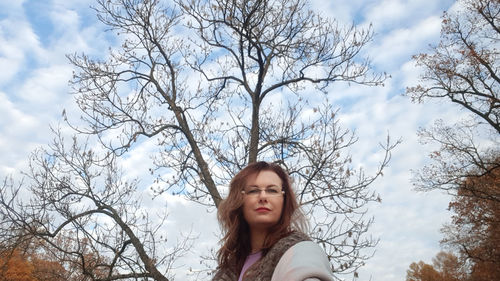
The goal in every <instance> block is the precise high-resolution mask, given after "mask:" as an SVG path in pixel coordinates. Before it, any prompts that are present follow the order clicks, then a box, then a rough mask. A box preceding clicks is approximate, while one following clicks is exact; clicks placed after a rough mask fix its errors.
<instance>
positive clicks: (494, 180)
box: [441, 169, 500, 280]
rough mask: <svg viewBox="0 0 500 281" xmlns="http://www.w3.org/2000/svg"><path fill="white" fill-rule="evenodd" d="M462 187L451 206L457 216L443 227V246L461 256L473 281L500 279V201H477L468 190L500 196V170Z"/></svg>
mask: <svg viewBox="0 0 500 281" xmlns="http://www.w3.org/2000/svg"><path fill="white" fill-rule="evenodd" d="M463 185H464V188H461V189H459V191H458V193H457V195H456V196H455V198H454V199H453V200H452V202H451V203H450V209H451V210H452V211H453V212H454V215H453V216H452V221H451V223H450V224H448V225H446V226H445V227H444V228H443V234H444V236H445V237H444V239H443V240H442V241H441V243H442V244H443V245H444V246H445V247H448V248H450V249H451V250H454V251H456V252H457V253H458V254H459V257H460V259H461V262H462V264H463V265H464V266H467V267H468V269H469V271H470V275H471V280H497V279H500V202H499V201H496V200H490V199H478V198H477V196H475V194H474V193H473V191H471V190H470V189H469V188H467V187H466V186H467V185H473V186H475V188H480V189H481V190H484V191H485V192H486V193H487V194H500V171H499V170H498V169H496V170H494V171H493V172H492V173H490V174H486V175H484V176H482V177H480V178H476V177H473V178H469V179H467V180H466V181H464V183H463Z"/></svg>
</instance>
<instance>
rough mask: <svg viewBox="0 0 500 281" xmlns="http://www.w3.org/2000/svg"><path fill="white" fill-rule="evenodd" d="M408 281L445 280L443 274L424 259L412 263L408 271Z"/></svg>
mask: <svg viewBox="0 0 500 281" xmlns="http://www.w3.org/2000/svg"><path fill="white" fill-rule="evenodd" d="M406 281H444V280H442V277H441V274H440V273H439V272H438V271H437V270H436V269H435V268H434V267H433V266H432V265H430V264H426V263H424V262H423V261H419V262H418V263H415V262H414V263H412V264H410V269H408V270H407V271H406Z"/></svg>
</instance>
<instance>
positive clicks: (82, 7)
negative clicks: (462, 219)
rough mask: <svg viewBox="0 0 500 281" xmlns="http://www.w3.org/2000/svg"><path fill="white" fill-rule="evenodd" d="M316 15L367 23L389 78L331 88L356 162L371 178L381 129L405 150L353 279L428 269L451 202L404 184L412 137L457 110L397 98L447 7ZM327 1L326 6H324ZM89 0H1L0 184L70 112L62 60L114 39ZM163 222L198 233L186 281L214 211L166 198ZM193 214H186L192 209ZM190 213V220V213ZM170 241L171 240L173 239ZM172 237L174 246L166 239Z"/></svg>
mask: <svg viewBox="0 0 500 281" xmlns="http://www.w3.org/2000/svg"><path fill="white" fill-rule="evenodd" d="M311 3H312V7H313V8H314V9H317V10H319V11H321V13H322V14H324V15H328V16H332V17H335V18H337V19H338V20H339V21H340V22H344V23H347V24H350V23H352V22H355V23H356V24H359V25H362V26H367V25H368V24H370V23H372V24H373V28H374V31H375V33H376V36H375V38H374V41H373V42H372V43H371V44H370V45H369V46H368V48H367V49H365V52H366V53H365V55H367V56H369V57H371V58H372V60H373V63H374V67H375V68H376V69H377V70H381V71H386V72H387V73H388V74H389V75H391V76H392V78H391V79H389V80H388V81H387V82H386V85H385V87H378V88H367V87H360V86H355V85H346V84H339V85H335V86H334V87H332V88H331V93H330V94H329V99H330V101H332V102H334V103H335V104H336V105H339V106H342V107H341V108H340V121H341V125H342V126H346V127H349V128H353V129H355V130H356V133H357V135H358V137H359V142H358V143H357V144H356V146H355V149H354V150H353V157H354V161H355V163H356V161H357V162H359V163H362V164H363V165H364V166H365V168H366V169H367V170H368V171H369V170H370V168H372V169H373V168H374V167H375V166H376V164H377V161H378V158H377V157H376V156H375V155H374V153H373V147H374V145H373V143H374V142H381V141H384V138H385V135H386V134H387V132H389V133H390V134H391V136H392V137H394V138H399V137H401V138H402V140H403V143H402V144H401V145H400V146H399V147H398V148H397V149H396V150H395V151H394V154H393V159H392V161H391V163H390V167H389V168H388V169H387V170H386V171H385V173H384V174H385V176H384V177H383V178H382V179H380V180H379V181H377V182H376V183H375V184H374V186H373V188H374V189H376V190H377V191H378V192H380V194H381V197H382V203H381V204H373V205H372V206H371V208H370V211H369V214H370V215H373V216H374V217H375V224H374V225H373V227H372V229H371V234H372V235H373V236H374V237H378V238H380V243H379V245H378V247H377V248H376V253H375V256H374V257H373V258H372V259H370V260H369V261H368V262H367V264H366V266H365V267H364V268H363V269H362V270H361V271H360V280H368V279H370V278H371V280H373V281H378V280H380V281H382V280H383V281H396V280H404V279H405V275H406V269H407V268H408V266H409V264H410V263H411V262H413V261H419V260H424V261H426V262H430V261H431V258H432V257H433V256H434V255H435V254H436V253H437V252H438V251H439V249H440V248H439V240H440V239H441V234H440V233H439V229H440V227H441V226H442V224H443V223H444V222H446V221H447V220H448V218H449V215H450V214H449V213H448V212H447V211H446V208H447V204H448V201H449V198H448V197H447V196H446V195H443V194H441V193H439V192H431V193H417V192H415V191H414V190H413V189H412V186H411V182H410V179H411V172H410V170H411V169H415V168H419V167H421V166H422V165H424V164H425V163H426V161H427V158H426V155H427V154H428V152H429V151H430V150H431V147H425V146H422V145H421V144H419V142H418V138H417V136H416V131H417V129H418V128H419V127H426V126H429V125H431V124H432V123H433V122H434V121H435V120H436V119H439V118H443V119H445V120H449V121H450V122H451V121H453V120H455V119H457V118H459V117H460V116H461V114H463V112H461V111H460V110H459V109H458V108H456V107H453V106H450V105H446V104H442V103H439V102H436V103H428V104H423V105H422V104H412V103H411V102H410V101H409V99H408V98H407V97H404V96H402V94H403V93H404V89H405V87H406V86H410V85H414V84H415V83H416V81H417V78H418V73H419V72H418V71H419V70H418V69H417V68H416V67H415V66H414V64H413V63H412V62H411V55H413V54H416V53H418V52H421V51H425V50H427V48H428V45H429V44H436V43H437V42H438V39H439V31H440V16H441V14H442V12H443V11H445V10H448V9H449V8H450V7H451V6H452V4H453V3H454V1H450V0H442V1H435V0H408V1H403V0H370V1H363V0H350V1H340V0H333V1H331V0H330V1H321V0H314V1H312V2H311ZM325 3H328V4H325ZM92 4H93V1H90V0H78V1H65V0H53V1H21V0H19V1H1V2H0V69H1V70H0V114H1V115H2V117H1V118H0V154H1V155H2V157H1V159H0V177H1V178H2V179H3V178H4V177H5V176H7V175H12V176H14V177H16V178H18V177H19V176H20V171H21V170H23V169H25V168H26V164H27V161H26V159H27V157H28V155H29V153H30V152H31V151H32V150H33V149H35V148H36V147H39V146H44V145H46V144H48V143H49V142H50V140H51V138H52V135H51V133H50V129H49V128H50V126H51V125H52V126H56V125H57V124H59V122H61V112H62V110H63V109H66V111H67V112H68V113H69V114H71V113H74V114H75V115H77V114H78V112H77V109H76V106H75V104H74V102H73V98H72V96H71V95H70V94H69V92H70V90H69V86H68V81H69V79H70V78H71V75H72V70H73V69H72V67H71V66H70V64H69V62H68V60H67V58H66V54H71V53H82V52H84V53H86V54H89V55H91V56H93V57H100V56H104V55H105V54H106V51H107V49H108V47H109V46H111V45H112V44H114V43H113V42H112V38H113V37H112V35H111V34H110V33H106V32H105V30H104V27H103V26H102V25H101V24H100V23H99V22H98V21H97V19H96V17H95V14H94V12H93V10H91V9H90V8H89V6H90V5H92ZM153 145H154V144H153V143H152V142H151V143H150V142H147V141H145V142H143V144H142V145H141V146H138V147H137V148H136V149H134V150H133V151H131V153H130V155H128V157H127V158H126V161H124V162H123V166H124V169H125V170H126V171H127V173H128V175H129V176H130V177H133V176H141V175H142V174H146V173H147V168H148V164H150V161H149V160H148V158H146V159H145V158H144V157H145V155H147V154H148V151H151V150H150V149H151V147H152V146H153ZM160 199H161V200H167V199H168V201H165V202H160V203H155V204H157V205H158V206H160V207H159V208H163V207H164V206H165V205H166V206H167V210H168V212H169V214H170V216H169V223H170V224H171V225H175V226H176V228H178V229H179V230H178V232H176V233H179V232H181V231H191V232H192V233H194V234H197V236H198V237H200V238H198V240H197V241H196V247H194V248H193V251H192V252H191V253H189V254H188V255H187V256H186V257H185V258H184V259H183V260H180V261H179V263H180V265H183V266H181V267H180V268H179V269H177V270H176V272H175V274H176V276H177V280H184V276H185V275H186V274H187V273H186V271H185V268H188V267H192V268H196V267H199V266H200V265H199V255H202V254H203V253H204V251H206V250H207V249H209V248H210V246H211V245H215V243H217V238H216V237H217V232H218V229H217V223H216V221H215V216H214V213H213V212H207V211H206V210H205V209H203V208H201V207H200V206H192V203H190V202H186V201H184V200H183V199H182V198H174V197H172V196H166V197H164V198H160ZM187 207H189V208H191V209H193V210H195V209H196V210H197V212H201V213H204V214H206V217H207V219H206V220H205V219H204V220H203V222H198V221H197V220H196V218H193V216H192V215H189V214H186V212H184V210H185V208H187ZM192 213H194V212H192ZM192 213H191V214H192ZM175 235H177V234H175ZM174 240H175V239H174Z"/></svg>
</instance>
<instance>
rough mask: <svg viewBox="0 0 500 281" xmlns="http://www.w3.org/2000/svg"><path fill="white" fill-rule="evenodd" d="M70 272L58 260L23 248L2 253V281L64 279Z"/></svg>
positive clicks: (0, 265)
mask: <svg viewBox="0 0 500 281" xmlns="http://www.w3.org/2000/svg"><path fill="white" fill-rule="evenodd" d="M67 275H68V272H67V271H66V269H65V268H64V267H63V266H62V265H61V264H60V263H59V262H56V261H50V260H46V259H43V258H41V257H40V256H39V254H35V253H29V252H26V251H22V250H21V249H14V250H7V251H3V252H2V253H1V254H0V281H63V280H66V276H67Z"/></svg>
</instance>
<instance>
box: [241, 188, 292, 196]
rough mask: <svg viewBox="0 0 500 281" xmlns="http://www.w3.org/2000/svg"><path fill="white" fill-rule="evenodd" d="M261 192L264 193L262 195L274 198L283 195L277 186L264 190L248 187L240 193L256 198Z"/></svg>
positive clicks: (283, 192)
mask: <svg viewBox="0 0 500 281" xmlns="http://www.w3.org/2000/svg"><path fill="white" fill-rule="evenodd" d="M262 191H264V194H266V195H267V196H269V197H276V196H281V195H283V194H285V191H283V190H281V187H279V186H268V187H266V188H265V189H262V188H259V187H257V186H250V187H247V188H245V190H242V191H241V193H243V194H245V195H246V196H250V197H257V196H259V195H260V193H261V192H262Z"/></svg>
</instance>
